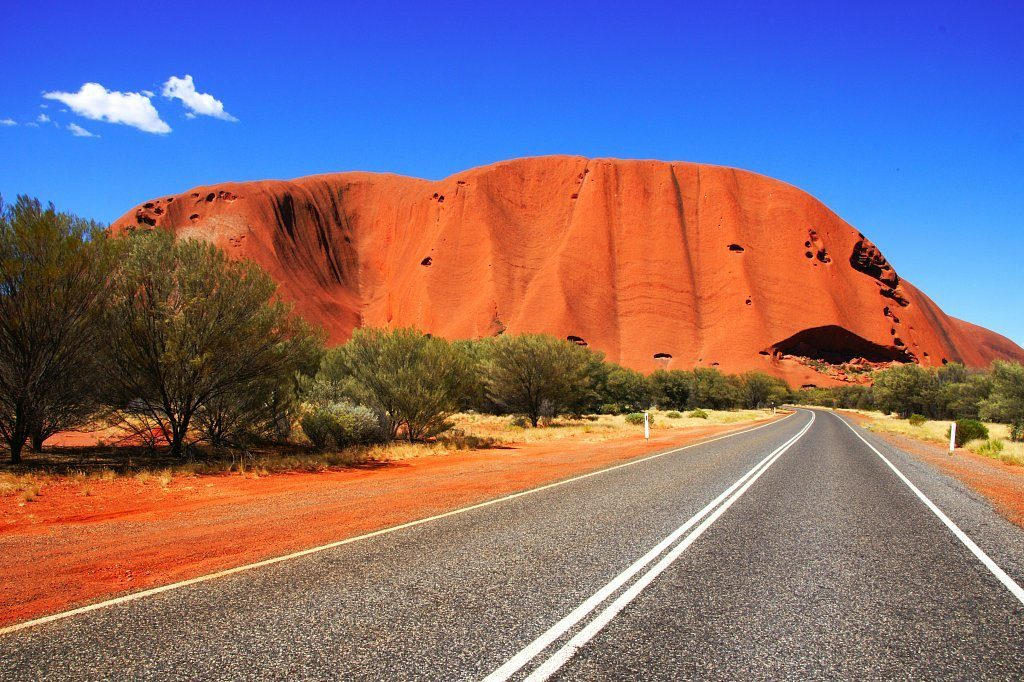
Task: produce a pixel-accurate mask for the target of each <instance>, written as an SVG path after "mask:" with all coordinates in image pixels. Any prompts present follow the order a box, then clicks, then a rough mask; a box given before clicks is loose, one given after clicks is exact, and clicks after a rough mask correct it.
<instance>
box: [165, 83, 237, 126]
mask: <svg viewBox="0 0 1024 682" xmlns="http://www.w3.org/2000/svg"><path fill="white" fill-rule="evenodd" d="M163 94H164V97H166V98H168V99H180V100H181V103H182V104H184V105H185V107H186V108H187V109H188V110H189V114H192V116H191V118H194V117H195V116H196V114H198V115H200V116H213V117H214V118H219V119H221V120H224V121H237V120H238V119H237V118H235V117H234V116H232V115H231V114H229V113H228V112H226V111H224V104H223V103H222V102H221V101H220V100H218V99H215V98H214V96H213V95H210V94H207V93H204V92H196V86H195V83H193V82H192V76H190V75H188V74H185V77H184V78H178V77H177V76H171V77H170V78H168V79H167V82H166V83H164V91H163ZM189 114H185V115H186V116H188V115H189Z"/></svg>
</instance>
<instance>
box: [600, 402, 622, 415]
mask: <svg viewBox="0 0 1024 682" xmlns="http://www.w3.org/2000/svg"><path fill="white" fill-rule="evenodd" d="M597 411H598V412H600V413H601V414H622V413H623V412H625V410H623V409H622V405H619V404H617V403H604V404H603V405H601V406H600V407H598V408H597Z"/></svg>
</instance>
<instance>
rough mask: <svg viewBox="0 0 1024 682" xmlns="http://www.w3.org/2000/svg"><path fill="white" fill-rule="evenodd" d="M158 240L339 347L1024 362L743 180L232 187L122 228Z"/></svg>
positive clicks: (554, 172) (505, 166)
mask: <svg viewBox="0 0 1024 682" xmlns="http://www.w3.org/2000/svg"><path fill="white" fill-rule="evenodd" d="M154 226H156V227H163V228H168V229H171V230H173V231H174V232H175V233H176V234H177V235H179V236H180V237H194V238H200V239H205V240H209V241H211V242H213V243H215V244H217V245H218V246H220V247H222V248H223V249H225V250H226V251H227V252H228V253H229V254H230V255H231V256H232V257H235V258H248V259H251V260H253V261H255V262H257V263H258V264H260V265H261V266H263V267H264V268H265V269H266V270H267V271H268V272H269V273H270V274H271V275H272V276H273V277H274V279H275V280H276V281H277V282H278V283H279V285H280V291H281V295H282V296H283V297H284V298H285V299H288V300H291V301H293V302H294V304H295V307H296V310H297V311H298V312H299V313H300V314H302V315H303V316H304V317H306V318H307V319H308V320H310V321H311V322H314V323H317V324H320V325H322V326H323V327H324V328H325V329H326V330H327V332H328V334H329V339H330V341H331V342H332V343H341V342H344V341H345V340H346V339H347V338H348V337H349V336H350V335H351V333H352V330H353V329H354V328H356V327H358V326H375V327H404V326H415V327H418V328H420V329H422V330H424V331H426V332H429V333H432V334H437V335H441V336H445V337H448V338H478V337H483V336H490V335H496V334H502V333H506V332H508V333H516V332H544V333H550V334H554V335H557V336H559V337H562V338H566V339H569V340H571V341H574V342H576V343H579V344H585V345H588V346H590V347H591V348H594V349H597V350H600V351H603V352H604V353H605V355H606V356H607V357H608V359H610V360H613V361H615V362H619V363H621V364H623V365H626V366H628V367H632V368H635V369H638V370H641V371H645V372H649V371H652V370H655V369H658V368H669V369H690V368H692V367H695V366H709V367H717V368H719V369H720V370H722V371H724V372H743V371H748V370H761V371H765V372H768V373H771V374H774V375H776V376H779V377H782V378H784V379H786V380H787V381H788V382H789V383H790V384H792V385H795V386H801V385H833V384H836V383H841V382H844V381H858V380H860V371H859V370H860V369H861V368H863V369H867V368H871V367H877V366H881V365H885V364H888V363H892V362H916V363H919V364H921V365H923V366H939V365H942V364H944V363H948V362H962V363H964V364H967V365H970V366H976V367H982V366H987V365H988V364H989V363H990V362H992V361H993V360H996V359H1014V360H1024V349H1022V348H1021V347H1020V346H1018V345H1017V344H1015V343H1014V342H1012V341H1010V340H1009V339H1007V338H1005V337H1003V336H1000V335H999V334H996V333H994V332H991V331H988V330H986V329H982V328H980V327H977V326H975V325H972V324H970V323H967V322H964V321H961V320H958V319H956V318H953V317H950V316H948V315H946V314H945V313H943V312H942V310H940V309H939V308H938V306H936V305H935V303H933V302H932V301H931V300H930V299H929V298H928V297H927V296H926V295H925V294H924V293H923V292H921V291H919V290H918V289H916V288H915V287H914V286H913V285H911V284H910V283H909V282H907V281H906V280H904V279H902V278H901V277H900V276H899V275H898V274H897V272H896V271H895V270H894V268H893V267H892V265H891V264H890V263H889V262H888V261H887V260H886V258H885V256H884V255H883V254H882V253H881V251H880V250H879V249H878V248H877V247H876V246H875V245H874V244H873V243H872V241H871V240H870V238H869V237H868V236H867V235H865V234H863V233H861V232H859V231H858V230H857V229H856V228H854V227H852V226H850V225H849V224H847V223H846V222H844V221H843V220H842V219H841V218H840V217H839V216H837V215H836V214H835V213H833V212H832V211H831V210H829V209H828V208H827V207H826V206H825V205H824V204H822V203H821V202H819V201H818V200H816V199H815V198H814V197H812V196H810V195H809V194H807V193H806V192H804V191H802V190H800V189H798V188H796V187H793V186H791V185H788V184H786V183H784V182H780V181H778V180H773V179H770V178H768V177H765V176H762V175H758V174H755V173H752V172H748V171H742V170H737V169H734V168H727V167H721V166H712V165H704V164H697V163H684V162H662V161H647V160H643V161H641V160H619V159H589V158H583V157H578V156H546V157H536V158H523V159H515V160H511V161H505V162H501V163H495V164H492V165H488V166H484V167H480V168H475V169H472V170H468V171H465V172H462V173H458V174H456V175H452V176H451V177H448V178H445V179H444V180H439V181H428V180H422V179H417V178H410V177H403V176H399V175H392V174H378V173H366V172H344V173H333V174H326V175H315V176H309V177H304V178H299V179H296V180H290V181H277V180H274V181H259V182H245V183H222V184H218V185H211V186H205V187H197V188H195V189H192V190H189V191H187V192H184V193H182V194H176V195H167V196H163V197H160V198H156V199H152V200H150V201H147V202H145V203H143V204H141V205H139V206H137V207H136V208H133V209H132V210H130V211H129V212H128V213H126V214H125V215H124V216H122V217H121V218H120V219H118V220H117V221H116V222H115V223H114V224H113V226H112V231H113V232H114V233H115V234H118V233H123V232H125V231H130V230H134V229H148V228H150V227H154Z"/></svg>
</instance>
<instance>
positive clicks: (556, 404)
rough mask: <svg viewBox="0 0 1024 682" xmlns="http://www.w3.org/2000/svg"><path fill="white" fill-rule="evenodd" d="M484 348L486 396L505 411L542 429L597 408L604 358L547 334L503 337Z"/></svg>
mask: <svg viewBox="0 0 1024 682" xmlns="http://www.w3.org/2000/svg"><path fill="white" fill-rule="evenodd" d="M481 343H482V344H483V347H482V348H481V356H482V358H484V360H483V365H484V370H483V376H484V385H485V387H486V390H487V395H488V398H489V399H490V400H491V402H493V403H494V404H495V405H497V406H498V407H500V408H501V409H502V410H503V411H505V412H513V413H517V414H522V415H525V416H526V417H527V418H528V419H529V420H530V423H531V424H532V425H533V426H537V425H539V424H540V423H541V420H542V419H543V420H545V421H546V422H549V421H550V420H551V419H553V418H554V417H557V416H558V415H560V414H566V413H568V414H582V413H583V412H584V411H589V409H588V408H590V407H591V406H592V405H594V404H596V403H597V401H595V400H594V399H595V398H596V396H597V388H598V387H599V384H600V377H601V374H603V372H604V370H605V365H604V355H603V354H601V353H598V352H595V351H593V350H590V349H589V348H585V347H583V346H578V345H576V344H575V343H571V342H569V341H565V340H563V339H558V338H555V337H553V336H548V335H546V334H518V335H516V336H512V335H502V336H495V337H491V338H488V339H486V340H484V341H482V342H481ZM602 402H603V401H602ZM607 402H613V401H607Z"/></svg>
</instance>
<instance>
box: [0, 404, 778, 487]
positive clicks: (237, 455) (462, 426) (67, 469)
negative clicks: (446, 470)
mask: <svg viewBox="0 0 1024 682" xmlns="http://www.w3.org/2000/svg"><path fill="white" fill-rule="evenodd" d="M706 413H707V415H708V418H707V419H700V418H695V417H688V416H686V415H685V414H684V415H679V416H678V417H669V416H668V414H679V413H670V412H666V411H652V413H651V414H652V416H653V423H652V427H651V428H652V430H653V431H655V432H657V431H664V430H669V429H682V428H688V427H702V426H711V425H722V424H740V423H743V422H750V421H756V420H759V419H764V418H766V417H769V416H771V412H770V411H768V410H738V411H735V412H724V411H717V410H706ZM451 421H452V422H453V423H454V425H455V426H454V428H453V429H452V430H451V431H449V432H447V433H446V434H444V435H443V436H442V437H441V438H438V439H436V440H435V441H432V442H429V443H405V442H402V441H396V442H393V443H387V444H383V445H373V446H366V447H354V448H346V449H344V450H341V451H337V452H311V451H309V450H307V449H305V448H303V447H301V446H282V447H276V448H266V449H261V450H256V451H252V452H244V453H241V452H238V451H223V452H212V453H208V454H207V455H205V456H203V457H201V458H197V459H194V460H191V461H186V462H179V461H174V460H170V459H168V458H167V457H165V456H157V457H154V456H151V455H150V456H145V455H143V454H142V452H141V450H139V449H134V450H129V449H124V450H122V451H119V450H117V449H116V448H109V447H106V448H95V449H81V451H72V450H71V449H68V450H69V454H66V455H62V454H61V453H60V451H61V450H62V449H61V448H56V449H54V451H53V452H52V453H50V460H49V461H42V462H38V461H37V463H33V462H26V465H25V466H23V467H20V468H16V469H11V470H10V471H7V472H4V471H0V498H2V497H10V496H15V495H17V496H20V498H21V499H22V500H23V501H25V502H29V501H32V500H34V499H35V498H36V497H37V496H38V495H39V494H40V493H41V492H42V490H43V489H44V488H45V487H46V486H47V485H51V484H54V483H58V482H63V483H68V482H70V483H73V484H77V485H78V486H80V488H81V494H82V495H85V496H89V495H92V494H93V490H94V486H95V484H97V483H102V482H107V481H112V480H114V479H117V478H121V479H134V480H135V481H136V482H138V483H139V484H140V485H156V486H159V487H160V488H162V489H164V490H169V489H170V488H171V486H172V484H173V482H174V480H175V479H177V478H182V477H191V476H204V475H206V476H208V475H227V474H237V475H243V476H249V477H254V478H258V477H260V476H266V475H270V474H274V473H283V472H318V471H329V470H336V469H341V468H345V467H372V466H381V465H384V464H386V463H387V462H396V461H401V460H407V459H412V458H418V457H429V456H438V455H442V456H443V455H446V454H450V453H453V452H458V451H464V450H477V449H486V448H501V447H507V446H509V445H511V444H513V443H546V442H554V441H558V440H562V439H573V440H576V441H583V442H591V443H600V442H603V441H607V440H611V439H614V438H621V437H623V436H628V435H631V434H640V433H642V432H643V425H642V424H640V425H636V424H629V423H627V422H626V419H625V416H624V415H599V416H598V415H592V416H588V417H585V418H583V419H578V420H577V419H569V418H559V419H556V420H553V421H552V422H551V423H550V424H548V425H546V426H541V427H538V428H531V427H529V426H527V427H525V428H524V427H522V426H518V425H516V424H515V422H516V420H515V419H514V418H513V417H509V416H504V417H498V416H494V415H483V414H458V415H455V416H454V417H453V418H452V420H451ZM101 450H102V452H101ZM26 467H27V468H26Z"/></svg>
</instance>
